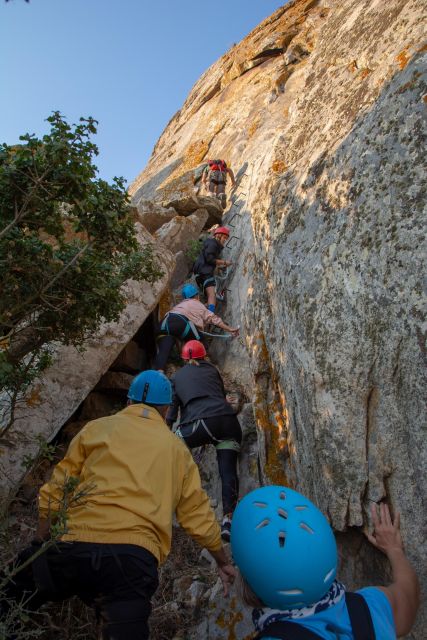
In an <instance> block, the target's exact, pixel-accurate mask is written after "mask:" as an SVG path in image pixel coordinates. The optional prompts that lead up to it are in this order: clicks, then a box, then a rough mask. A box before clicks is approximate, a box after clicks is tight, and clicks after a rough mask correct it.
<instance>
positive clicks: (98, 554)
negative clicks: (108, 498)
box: [2, 542, 158, 640]
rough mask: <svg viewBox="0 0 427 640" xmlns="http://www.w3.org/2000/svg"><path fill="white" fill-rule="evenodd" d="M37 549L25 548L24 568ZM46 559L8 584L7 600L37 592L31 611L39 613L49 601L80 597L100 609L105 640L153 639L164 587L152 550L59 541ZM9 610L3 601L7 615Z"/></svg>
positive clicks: (3, 610) (23, 571) (98, 611)
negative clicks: (158, 595) (154, 613)
mask: <svg viewBox="0 0 427 640" xmlns="http://www.w3.org/2000/svg"><path fill="white" fill-rule="evenodd" d="M36 550H37V547H29V548H27V549H25V550H24V551H23V552H22V553H21V554H20V556H19V558H18V564H22V563H23V562H25V560H26V559H28V558H29V557H30V556H31V555H32V554H33V553H34V551H36ZM43 560H44V562H42V563H40V560H39V561H36V562H35V563H34V566H31V565H29V566H28V567H26V568H25V569H23V570H22V571H21V572H19V573H18V574H17V575H16V576H15V577H14V578H13V581H9V582H8V583H7V585H6V598H8V599H11V600H15V601H20V600H21V599H22V598H23V596H25V599H26V600H27V598H29V597H30V596H31V594H33V595H32V596H31V599H30V600H29V601H28V603H27V604H26V607H27V608H28V609H32V610H33V611H35V610H37V609H38V608H39V607H40V606H41V605H42V604H45V603H46V602H49V601H62V600H66V599H67V598H70V597H71V596H74V595H76V596H79V598H80V599H81V600H83V602H84V603H85V604H87V605H89V606H92V607H94V608H95V610H96V613H97V617H98V620H99V622H100V623H101V628H102V638H103V640H147V639H148V637H149V629H148V617H149V615H150V613H151V603H150V600H151V596H152V595H153V593H154V592H155V590H156V589H157V586H158V576H157V560H156V558H155V557H154V556H153V555H152V554H151V553H150V552H149V551H147V550H146V549H143V548H142V547H138V546H136V545H124V544H111V545H109V544H97V543H86V542H72V543H59V544H58V545H57V546H56V547H51V548H50V549H48V551H47V552H46V554H44V556H43ZM6 611H7V604H6V603H5V602H3V603H2V615H4V614H5V613H6ZM12 637H13V636H12Z"/></svg>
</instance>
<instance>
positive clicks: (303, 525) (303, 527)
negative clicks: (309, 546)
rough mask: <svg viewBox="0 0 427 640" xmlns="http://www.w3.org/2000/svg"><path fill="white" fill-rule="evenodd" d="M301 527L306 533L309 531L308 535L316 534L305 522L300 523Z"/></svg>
mask: <svg viewBox="0 0 427 640" xmlns="http://www.w3.org/2000/svg"><path fill="white" fill-rule="evenodd" d="M299 526H300V527H301V529H304V531H307V533H314V530H313V529H312V528H311V527H309V526H308V524H306V523H305V522H300V523H299Z"/></svg>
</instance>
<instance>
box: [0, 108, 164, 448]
mask: <svg viewBox="0 0 427 640" xmlns="http://www.w3.org/2000/svg"><path fill="white" fill-rule="evenodd" d="M47 120H48V122H49V123H50V125H51V130H50V133H49V134H46V135H45V136H43V137H42V138H41V139H39V138H36V137H35V136H34V135H30V134H26V135H24V136H21V138H20V139H21V141H22V143H21V144H19V145H14V146H9V145H7V144H3V145H1V146H0V281H1V283H2V284H1V296H0V390H1V389H3V390H4V391H5V392H6V393H7V394H8V395H9V400H10V403H11V407H12V413H13V406H14V403H16V401H17V399H18V396H19V394H20V393H22V392H23V391H24V390H25V389H26V388H27V387H28V385H29V384H31V382H32V381H33V380H34V379H35V378H36V377H37V375H39V373H40V371H42V370H43V369H44V368H46V366H48V364H49V362H50V354H49V348H48V347H47V346H46V345H47V343H51V342H53V341H55V342H60V343H63V344H73V345H75V346H81V345H82V344H83V343H84V341H85V339H86V338H87V337H88V336H89V335H91V334H92V333H93V332H95V331H96V330H97V329H98V328H99V326H100V324H101V323H102V322H103V321H112V320H116V319H117V318H118V316H119V314H120V312H121V311H122V309H123V308H124V305H125V302H126V301H125V295H124V292H123V290H122V284H123V283H124V282H125V280H127V279H128V278H133V279H135V280H146V281H148V282H151V283H153V282H155V281H156V280H157V279H158V278H159V277H160V276H161V271H160V270H159V268H158V266H157V265H156V262H155V260H154V256H153V251H152V247H151V246H149V245H147V246H145V247H143V248H141V247H140V245H139V244H138V243H137V240H136V237H135V230H134V225H133V221H132V217H131V215H130V209H129V201H128V196H127V193H126V191H125V186H124V180H123V178H114V179H113V181H112V184H109V183H108V182H106V181H105V180H101V179H99V178H97V177H96V176H97V168H96V166H95V165H94V164H93V157H94V156H96V155H97V154H98V149H97V147H96V145H95V144H93V142H91V139H90V138H91V136H92V135H93V134H95V133H96V125H97V122H96V120H94V119H93V118H87V119H85V118H81V119H80V122H79V124H77V125H72V126H70V125H69V124H67V122H66V121H65V119H64V118H63V117H62V116H61V114H60V113H59V112H54V113H53V114H52V116H50V117H49V118H48V119H47ZM11 422H13V415H12V421H11V419H9V421H8V423H7V424H6V425H5V424H3V432H4V430H5V429H6V430H7V429H8V428H10V425H11ZM0 435H2V430H1V429H0Z"/></svg>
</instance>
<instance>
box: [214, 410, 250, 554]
mask: <svg viewBox="0 0 427 640" xmlns="http://www.w3.org/2000/svg"><path fill="white" fill-rule="evenodd" d="M205 424H206V427H207V428H208V430H209V432H210V433H211V434H212V436H213V437H214V438H215V439H216V444H215V448H216V452H217V461H218V471H219V475H220V478H221V485H222V510H223V515H224V519H223V523H222V528H221V535H222V538H223V540H225V541H229V540H230V531H231V517H232V514H233V511H234V509H235V508H236V504H237V500H238V496H239V479H238V475H237V459H238V456H239V451H240V443H241V441H242V429H241V426H240V423H239V421H238V419H237V417H236V416H235V415H223V416H215V417H212V418H206V419H205Z"/></svg>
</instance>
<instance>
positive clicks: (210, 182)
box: [202, 160, 236, 209]
mask: <svg viewBox="0 0 427 640" xmlns="http://www.w3.org/2000/svg"><path fill="white" fill-rule="evenodd" d="M227 174H228V175H229V176H230V178H231V184H232V186H233V187H234V186H236V180H235V178H234V173H233V172H232V170H231V169H230V168H229V167H227V163H226V162H225V161H224V160H208V164H207V166H206V167H205V169H204V171H203V174H202V182H203V184H204V186H205V189H207V190H208V191H209V193H212V195H214V196H215V197H217V198H218V199H219V200H220V202H221V205H222V208H223V209H225V206H226V201H227V200H226V195H225V184H226V182H227Z"/></svg>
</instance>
